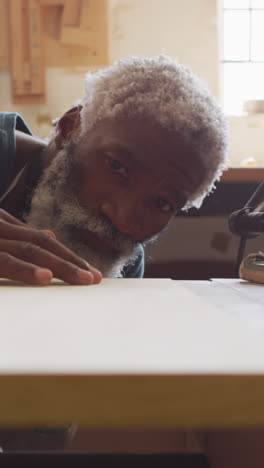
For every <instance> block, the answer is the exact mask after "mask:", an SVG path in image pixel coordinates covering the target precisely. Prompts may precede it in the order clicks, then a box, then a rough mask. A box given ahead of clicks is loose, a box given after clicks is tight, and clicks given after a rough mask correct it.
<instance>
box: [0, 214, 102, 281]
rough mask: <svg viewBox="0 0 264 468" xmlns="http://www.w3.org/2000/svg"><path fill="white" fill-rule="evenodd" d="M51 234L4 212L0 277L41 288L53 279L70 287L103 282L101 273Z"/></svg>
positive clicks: (0, 220)
mask: <svg viewBox="0 0 264 468" xmlns="http://www.w3.org/2000/svg"><path fill="white" fill-rule="evenodd" d="M47 232H48V231H47ZM47 232H45V231H39V230H37V229H32V228H31V227H29V226H27V225H26V224H23V223H22V222H20V221H18V220H17V219H16V218H14V217H13V216H11V215H10V214H8V213H7V212H6V211H4V210H1V209H0V278H8V279H12V280H16V281H22V282H24V283H29V284H37V285H45V284H48V283H49V282H50V281H51V279H52V278H53V277H55V278H58V279H61V280H63V281H65V282H66V283H70V284H96V283H99V282H100V281H101V279H102V275H101V273H100V272H99V271H98V270H96V269H95V268H93V267H91V266H90V265H89V264H88V263H87V262H86V261H85V260H83V259H82V258H80V257H78V256H77V255H76V254H74V253H73V252H72V251H71V250H69V249H68V248H67V247H65V246H64V245H62V244H61V243H60V242H58V241H57V240H56V239H55V236H54V235H50V234H48V233H47Z"/></svg>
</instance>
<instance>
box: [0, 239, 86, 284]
mask: <svg viewBox="0 0 264 468" xmlns="http://www.w3.org/2000/svg"><path fill="white" fill-rule="evenodd" d="M0 251H2V252H5V253H7V254H10V255H12V257H15V258H18V259H20V260H22V261H24V262H28V263H31V264H33V265H37V266H39V267H41V268H47V269H48V270H50V271H51V272H52V275H53V276H54V277H55V278H58V279H61V280H63V281H65V282H66V283H69V284H87V285H89V284H93V283H94V282H95V281H94V276H93V274H92V272H91V271H88V270H83V269H81V268H79V267H78V266H76V265H73V264H72V263H70V262H67V261H65V260H62V259H61V258H59V257H57V256H56V255H54V254H52V253H51V252H48V251H47V250H43V249H42V248H41V247H38V246H37V245H34V244H31V243H29V242H17V241H9V240H3V239H0Z"/></svg>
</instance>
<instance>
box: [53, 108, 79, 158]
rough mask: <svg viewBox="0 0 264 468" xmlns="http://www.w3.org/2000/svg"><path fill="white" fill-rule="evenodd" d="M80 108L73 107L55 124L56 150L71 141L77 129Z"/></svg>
mask: <svg viewBox="0 0 264 468" xmlns="http://www.w3.org/2000/svg"><path fill="white" fill-rule="evenodd" d="M81 109H82V106H80V105H79V106H75V107H73V108H72V109H70V110H68V111H67V112H66V113H65V114H64V115H63V116H62V117H61V118H60V119H59V120H58V122H57V124H56V135H55V144H56V147H57V149H61V148H62V147H63V145H64V143H65V142H66V141H68V140H70V139H71V137H72V136H73V134H74V133H75V131H76V130H77V129H78V128H79V126H80V122H81V118H80V111H81Z"/></svg>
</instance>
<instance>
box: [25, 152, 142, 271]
mask: <svg viewBox="0 0 264 468" xmlns="http://www.w3.org/2000/svg"><path fill="white" fill-rule="evenodd" d="M74 149H75V146H74V145H73V144H69V145H68V146H67V147H65V148H64V149H62V150H61V151H60V152H59V153H58V155H57V156H56V157H55V158H54V160H53V161H52V163H51V164H50V166H49V167H48V168H47V169H46V170H45V171H44V173H43V176H42V178H41V180H40V182H39V184H38V186H37V188H36V190H35V192H34V194H33V197H32V201H31V208H30V212H29V214H28V215H27V223H28V224H30V225H31V226H33V227H34V228H36V229H49V230H51V231H53V232H54V233H55V234H56V237H57V239H58V240H59V241H60V242H62V243H63V244H64V245H65V246H67V247H68V248H70V249H71V250H72V251H74V252H75V253H76V254H77V255H79V256H80V257H82V258H84V259H85V260H86V261H87V262H88V263H90V264H91V265H93V266H95V267H96V268H97V269H98V270H100V271H101V273H102V274H103V276H104V277H119V276H121V271H122V269H123V267H124V266H125V265H127V264H129V263H133V262H134V261H135V258H136V257H135V254H134V251H135V243H134V242H132V241H131V239H130V238H128V237H127V236H125V235H123V234H121V233H119V232H117V231H116V230H115V228H114V227H113V226H112V225H111V223H109V220H107V219H105V218H104V217H103V215H100V214H99V215H98V214H97V213H93V212H92V211H91V210H90V211H89V210H87V209H86V208H85V209H84V208H82V207H81V206H80V205H79V203H78V200H77V199H76V198H75V196H74V193H73V191H72V180H71V176H70V175H71V167H72V165H73V163H72V160H73V158H74ZM75 228H81V229H85V228H86V229H88V230H89V231H91V232H93V233H96V234H98V235H99V236H100V235H101V236H102V237H104V238H106V239H107V240H108V241H109V242H110V244H111V246H113V253H112V252H110V253H100V252H99V251H96V250H95V249H92V248H90V247H89V245H87V244H86V243H84V242H82V241H80V240H78V239H75V238H74V229H75Z"/></svg>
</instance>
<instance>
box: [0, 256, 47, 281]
mask: <svg viewBox="0 0 264 468" xmlns="http://www.w3.org/2000/svg"><path fill="white" fill-rule="evenodd" d="M0 277H1V278H7V279H11V280H15V281H21V282H23V283H27V284H36V285H40V286H41V285H43V286H44V285H46V284H48V283H49V282H50V281H51V279H52V272H51V271H50V270H48V269H46V268H39V267H38V266H37V265H33V264H32V263H28V262H23V261H22V260H19V259H18V258H14V257H13V256H12V255H10V254H8V253H6V252H0Z"/></svg>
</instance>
